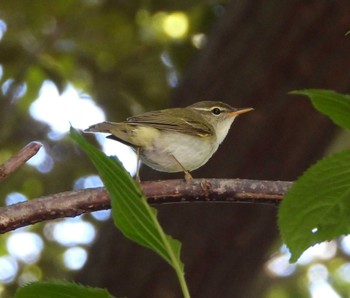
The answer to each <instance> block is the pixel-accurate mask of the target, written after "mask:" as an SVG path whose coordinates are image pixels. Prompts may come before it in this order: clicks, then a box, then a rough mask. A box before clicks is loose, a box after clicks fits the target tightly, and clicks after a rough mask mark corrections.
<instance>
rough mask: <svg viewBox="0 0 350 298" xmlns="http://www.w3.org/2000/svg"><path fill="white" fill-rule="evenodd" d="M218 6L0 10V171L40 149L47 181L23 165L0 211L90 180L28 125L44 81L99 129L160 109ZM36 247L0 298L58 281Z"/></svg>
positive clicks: (58, 265) (79, 164)
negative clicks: (73, 97) (14, 196)
mask: <svg viewBox="0 0 350 298" xmlns="http://www.w3.org/2000/svg"><path fill="white" fill-rule="evenodd" d="M224 3H225V2H222V3H221V2H220V1H214V2H212V1H204V2H200V3H198V2H197V1H177V2H176V3H175V2H173V1H112V0H110V1H108V0H105V1H103V0H89V1H80V0H67V1H52V0H51V1H24V0H23V1H20V0H14V1H7V0H5V1H1V3H0V65H1V69H0V87H1V90H0V127H1V129H0V144H1V146H0V162H3V161H5V160H6V159H7V158H9V157H10V156H11V155H12V154H14V153H15V152H16V151H18V150H19V149H20V148H21V147H22V146H24V145H26V144H27V143H28V142H30V141H34V140H36V141H41V142H42V143H43V144H44V147H45V149H46V151H47V153H48V154H49V156H50V157H51V158H52V160H53V168H52V170H51V171H49V172H47V173H41V172H40V171H38V170H37V169H36V168H34V167H31V166H27V165H26V166H23V167H21V168H20V169H19V170H18V171H17V172H16V173H14V174H13V175H11V177H9V178H8V179H6V180H5V181H4V182H3V183H2V184H1V188H0V201H1V204H2V205H4V204H5V201H4V200H5V198H6V196H7V195H8V194H9V193H12V192H19V193H22V194H24V195H25V196H26V197H27V198H28V199H31V198H36V197H39V196H43V195H47V194H52V193H56V192H60V191H65V190H71V189H72V188H73V186H74V183H75V181H76V180H77V179H78V178H80V177H82V176H86V175H89V174H93V173H95V170H94V168H93V166H92V165H91V163H90V162H88V161H87V158H86V156H85V155H83V154H82V153H81V152H79V151H78V150H77V148H75V147H74V144H73V143H72V140H71V139H70V138H69V137H67V136H63V138H60V139H59V140H55V139H52V138H49V137H48V133H50V126H49V125H48V124H47V123H43V122H40V121H37V120H35V119H33V118H32V117H31V115H30V113H29V108H30V106H31V104H32V103H33V101H34V100H35V99H36V98H38V95H39V91H40V89H41V87H42V85H43V82H44V81H46V80H49V81H52V82H53V83H54V84H55V85H56V87H57V88H58V90H59V91H60V92H64V90H65V89H66V87H67V85H68V84H72V85H73V86H74V87H75V88H77V89H78V90H80V92H81V93H82V97H83V96H84V94H88V95H89V96H91V97H92V98H93V99H94V100H95V101H96V102H97V104H98V105H99V106H101V107H102V109H103V110H104V112H105V113H106V117H107V118H108V119H113V120H121V119H124V118H125V117H127V116H129V115H131V114H133V113H135V112H137V111H141V110H150V109H157V108H160V107H165V106H167V105H169V94H170V92H171V89H172V87H173V86H174V84H176V82H177V80H178V79H181V74H182V71H183V69H184V67H185V66H186V65H187V64H188V63H189V61H190V59H191V57H192V56H193V55H194V54H195V53H196V52H198V50H199V48H200V47H201V44H200V43H198V41H197V42H196V43H194V42H193V38H194V37H197V39H198V38H202V39H203V41H205V38H203V37H205V33H207V32H208V30H209V29H210V28H211V27H212V24H213V23H214V22H216V21H217V19H218V18H220V15H221V13H218V11H219V12H220V11H222V10H223V5H224ZM178 16H180V17H182V25H181V24H180V25H181V26H182V28H183V29H182V33H181V32H180V33H179V32H177V33H176V34H177V35H176V34H175V35H174V34H171V32H169V30H167V29H165V21H166V20H168V23H169V22H176V17H178ZM170 17H172V19H171V18H170ZM180 21H181V20H180ZM181 26H179V25H175V27H178V28H180V27H181ZM202 44H203V42H202ZM91 140H92V139H91ZM72 161H74V162H72ZM86 217H87V218H88V219H89V220H91V216H86ZM93 222H94V223H95V224H96V225H98V222H96V221H94V220H93ZM44 227H45V225H44V224H37V225H34V226H31V227H29V230H31V231H33V232H35V233H39V234H40V235H42V233H43V232H44ZM46 233H47V231H46ZM10 235H11V233H9V234H6V235H3V236H1V238H0V251H1V255H6V252H7V249H6V243H7V239H8V237H9V236H10ZM43 240H44V245H45V246H47V248H46V249H44V251H43V253H42V255H41V257H40V261H39V262H37V263H34V264H26V265H24V264H23V265H20V268H19V270H18V274H17V277H16V279H15V280H14V282H13V283H10V284H9V285H7V286H6V289H7V290H6V291H5V290H4V287H2V286H1V285H0V295H3V296H4V297H6V296H8V295H10V296H11V294H9V293H13V290H14V289H15V288H16V287H17V282H19V283H23V282H24V281H25V280H26V279H25V278H24V276H32V277H33V276H34V277H35V278H34V279H41V278H43V277H46V278H67V276H68V275H67V274H68V271H67V269H66V268H65V267H64V265H63V262H62V255H63V253H64V251H65V249H66V248H64V247H62V246H61V245H60V244H59V243H57V242H55V241H53V240H52V239H50V238H47V235H46V236H43ZM28 273H29V275H28ZM26 274H27V275H26ZM27 280H28V279H27ZM4 291H5V292H4Z"/></svg>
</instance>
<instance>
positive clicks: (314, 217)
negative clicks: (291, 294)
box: [278, 151, 350, 262]
mask: <svg viewBox="0 0 350 298" xmlns="http://www.w3.org/2000/svg"><path fill="white" fill-rule="evenodd" d="M349 215H350V152H349V151H346V152H341V153H338V154H335V155H333V156H330V157H327V158H324V159H323V160H321V161H319V162H318V163H316V164H315V165H313V166H312V167H310V168H309V169H308V170H307V171H306V172H305V173H304V174H303V175H302V176H301V177H300V178H299V179H298V180H297V181H296V182H295V183H294V184H293V186H292V187H291V189H290V190H289V192H288V193H287V195H286V196H285V197H284V199H283V201H282V203H281V206H280V208H279V212H278V221H279V229H280V232H281V236H282V240H283V241H284V243H286V245H287V246H288V248H289V249H290V251H291V254H292V257H291V261H292V262H295V261H297V259H298V258H299V257H300V255H301V254H302V253H303V252H304V251H305V250H306V249H307V248H309V247H310V246H313V245H315V244H316V243H320V242H323V241H327V240H332V239H334V238H337V237H339V236H341V235H344V234H349V233H350V217H349Z"/></svg>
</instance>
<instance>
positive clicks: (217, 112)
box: [211, 108, 221, 115]
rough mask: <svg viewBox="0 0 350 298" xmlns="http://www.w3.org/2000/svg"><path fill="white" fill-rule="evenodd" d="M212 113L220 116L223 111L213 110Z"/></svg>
mask: <svg viewBox="0 0 350 298" xmlns="http://www.w3.org/2000/svg"><path fill="white" fill-rule="evenodd" d="M211 112H212V113H213V114H214V115H220V114H221V110H220V109H219V108H214V109H212V110H211Z"/></svg>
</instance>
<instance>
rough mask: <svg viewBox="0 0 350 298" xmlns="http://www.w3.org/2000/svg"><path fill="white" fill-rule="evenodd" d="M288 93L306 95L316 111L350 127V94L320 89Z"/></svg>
mask: <svg viewBox="0 0 350 298" xmlns="http://www.w3.org/2000/svg"><path fill="white" fill-rule="evenodd" d="M290 94H299V95H306V96H308V97H309V98H310V99H311V101H312V104H313V105H314V107H315V108H316V109H317V110H318V111H320V112H321V113H323V114H325V115H327V116H328V117H329V118H331V119H332V120H333V121H334V123H336V124H337V125H339V126H342V127H344V128H347V129H350V95H344V94H340V93H336V92H334V91H331V90H320V89H306V90H298V91H292V92H290Z"/></svg>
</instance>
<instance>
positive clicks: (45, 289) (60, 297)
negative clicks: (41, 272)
mask: <svg viewBox="0 0 350 298" xmlns="http://www.w3.org/2000/svg"><path fill="white" fill-rule="evenodd" d="M48 297H54V298H77V297H84V298H113V296H112V295H111V294H109V293H108V291H107V290H105V289H99V288H91V287H85V286H82V285H79V284H76V283H70V282H65V281H40V282H34V283H31V284H28V285H26V286H24V287H21V288H19V289H18V290H17V291H16V295H15V298H48Z"/></svg>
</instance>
